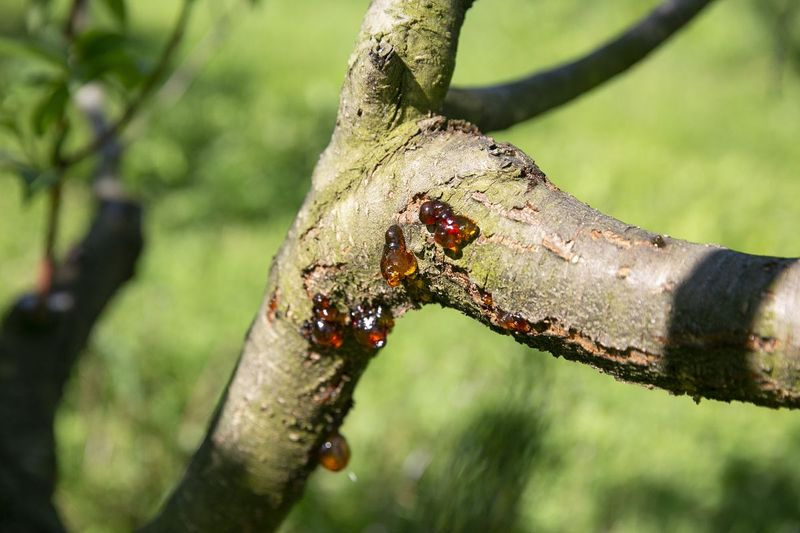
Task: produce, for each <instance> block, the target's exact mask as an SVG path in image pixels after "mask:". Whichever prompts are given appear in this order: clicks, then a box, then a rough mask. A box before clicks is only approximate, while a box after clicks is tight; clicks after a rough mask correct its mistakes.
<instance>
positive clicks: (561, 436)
mask: <svg viewBox="0 0 800 533" xmlns="http://www.w3.org/2000/svg"><path fill="white" fill-rule="evenodd" d="M754 1H755V0H753V1H750V0H727V1H725V2H719V3H718V4H717V5H715V6H713V7H711V8H710V9H709V10H708V12H707V13H705V14H704V15H703V16H702V17H701V18H700V19H699V20H698V21H696V23H695V24H693V25H692V26H691V27H690V28H689V29H688V30H687V31H685V32H684V33H682V34H681V35H680V36H679V37H678V38H676V39H675V41H674V42H672V43H670V44H668V45H667V47H666V48H665V49H663V50H661V51H659V52H658V53H656V54H655V55H654V56H653V57H652V58H650V60H649V61H647V62H645V63H644V64H642V65H640V66H639V67H637V68H636V69H635V70H634V71H632V72H631V73H630V74H628V75H626V76H624V77H622V78H621V79H618V80H615V81H613V82H612V83H610V84H608V85H607V86H604V87H602V88H601V89H599V90H597V91H595V92H594V93H592V94H591V95H588V96H586V97H584V98H582V99H580V100H579V101H577V102H575V103H574V104H572V105H570V106H568V107H566V108H564V109H562V110H559V111H557V112H554V113H551V114H549V115H546V116H545V117H542V118H541V119H540V120H537V121H535V122H533V123H531V124H525V125H520V126H518V127H516V128H514V129H512V130H511V131H508V132H503V133H502V134H498V135H497V137H498V138H500V139H503V140H509V141H511V142H513V143H515V144H517V145H518V146H520V147H521V148H523V149H524V150H525V151H526V152H528V153H529V154H530V155H531V156H532V157H534V158H535V159H536V161H537V163H538V164H539V165H540V166H541V167H542V169H543V170H544V171H545V172H546V173H547V174H548V176H549V177H550V178H551V179H552V180H553V181H554V182H555V183H556V184H557V185H558V186H560V187H561V188H563V189H565V190H567V191H569V192H570V193H571V194H573V195H575V196H576V197H578V198H580V199H581V200H583V201H585V202H587V203H589V204H590V205H592V206H594V207H596V208H598V209H600V210H601V211H604V212H606V213H609V214H612V215H614V216H616V217H618V218H620V219H622V220H624V221H626V222H629V223H632V224H636V225H639V226H643V227H646V228H648V229H650V230H653V231H659V232H662V233H667V234H670V235H672V236H675V237H679V238H683V239H688V240H694V241H708V242H717V243H720V244H723V245H725V246H729V247H733V248H736V249H739V250H743V251H747V252H751V253H762V254H770V255H783V256H798V255H800V237H799V236H798V234H797V231H796V230H795V227H796V224H795V221H797V220H800V205H798V202H797V199H798V198H799V197H800V194H798V193H800V179H798V176H797V169H798V168H800V144H799V143H798V138H800V135H799V134H800V80H798V77H797V76H786V77H784V79H783V83H782V86H781V88H780V89H781V91H780V97H779V96H777V90H776V87H775V85H774V83H775V82H774V79H775V77H774V76H773V71H772V69H773V65H772V46H773V43H772V40H771V36H770V34H769V32H768V31H767V29H766V27H765V26H764V25H763V24H760V23H759V21H758V19H757V18H755V16H754V14H753V9H752V7H753V3H754ZM653 4H654V2H652V1H651V2H647V3H643V2H638V1H634V0H615V1H614V2H611V3H586V2H577V1H572V2H543V1H527V0H507V1H505V2H489V1H486V0H484V1H479V2H476V3H475V5H474V7H473V8H472V9H471V10H470V12H469V13H468V18H467V23H466V25H465V28H464V31H463V36H462V40H461V43H460V46H459V58H458V66H457V69H456V73H455V83H462V84H469V83H483V82H490V81H496V80H502V79H507V78H509V77H512V76H515V75H519V74H521V73H524V72H527V71H529V70H530V69H532V68H534V67H537V66H546V65H550V64H553V63H555V62H558V61H560V60H563V59H566V58H569V57H571V56H573V55H574V54H576V53H580V52H581V51H584V50H586V49H588V48H589V47H591V46H592V45H593V44H595V43H597V42H598V41H599V40H600V39H604V38H606V37H608V36H610V35H612V34H613V33H614V32H616V31H617V30H619V29H620V28H622V27H624V26H625V24H626V23H627V22H628V21H630V20H632V19H634V18H635V17H637V16H639V15H640V14H642V13H643V12H645V11H646V10H647V9H649V8H650V7H651V6H652V5H653ZM221 5H227V4H222V3H212V2H203V3H199V4H198V11H197V17H196V18H195V20H194V21H193V24H192V29H191V32H190V36H189V41H188V46H187V49H191V48H192V43H193V42H196V41H197V40H198V39H199V38H200V37H201V36H202V35H203V34H204V32H205V31H206V29H207V28H208V27H209V25H211V24H214V23H215V21H216V20H218V19H219V10H220V9H222V8H221V7H220V6H221ZM366 5H367V2H366V0H360V1H357V2H325V1H322V0H306V1H305V2H286V1H283V0H275V1H268V0H265V1H264V2H262V4H261V6H260V7H259V8H257V9H254V10H252V11H249V10H242V11H239V12H238V14H237V18H236V21H235V23H234V24H233V26H232V30H231V31H232V34H231V35H230V37H229V38H228V39H227V40H226V41H224V43H223V44H222V45H221V46H220V48H219V50H217V52H216V53H215V54H213V56H211V58H210V60H209V62H208V64H207V65H206V66H205V68H204V69H203V70H202V72H200V74H199V77H198V78H197V80H196V81H195V83H194V84H193V85H192V86H191V87H190V88H189V90H188V92H187V93H186V94H185V96H184V97H183V98H182V99H181V100H180V101H179V103H178V104H177V105H174V106H170V107H169V108H167V109H158V110H157V111H156V112H155V113H153V115H152V117H151V121H150V122H149V124H148V127H147V128H145V129H142V130H141V133H140V135H139V136H138V137H137V138H136V139H135V142H134V143H133V144H132V146H131V148H130V149H129V150H128V151H127V152H126V155H125V179H126V182H127V183H128V185H129V186H130V187H131V188H132V189H133V190H136V191H137V192H138V193H139V194H141V196H142V197H143V198H144V200H145V201H146V203H147V206H148V211H147V219H146V220H147V235H148V244H147V251H146V255H145V256H144V258H143V260H142V264H141V266H140V269H139V272H138V276H137V278H136V280H135V281H134V283H132V284H131V285H130V286H129V287H128V288H127V289H126V290H125V292H124V293H123V294H122V295H121V297H120V298H119V299H118V300H117V301H116V302H115V303H114V306H113V308H112V309H110V311H109V312H108V314H107V316H106V317H105V318H104V320H103V322H102V324H101V325H100V327H99V328H98V330H97V331H96V334H95V335H94V338H93V339H92V341H91V347H90V349H89V353H88V354H87V356H86V357H85V358H84V359H83V361H82V362H81V365H80V367H79V368H78V370H77V372H76V374H75V376H74V379H73V381H72V382H71V384H70V386H69V389H68V391H67V396H66V401H65V404H64V406H63V408H62V409H61V411H60V413H59V417H58V422H57V433H58V438H59V459H60V472H61V481H60V485H59V488H58V494H57V498H58V503H59V505H60V506H61V508H62V510H63V512H64V515H65V517H66V519H67V521H68V523H69V525H70V526H71V527H72V529H74V530H76V531H87V532H101V531H126V530H129V529H131V528H132V527H133V526H134V525H135V524H137V523H141V521H143V520H145V519H146V518H147V516H149V515H150V514H152V512H153V511H154V510H155V509H156V507H157V505H158V503H159V501H160V500H161V499H162V498H163V497H164V495H165V494H166V493H167V491H168V490H169V488H170V487H171V486H172V485H173V484H174V482H175V481H176V480H177V479H178V476H179V475H180V473H181V471H182V469H183V467H184V465H185V461H186V459H187V457H188V456H189V455H190V454H191V452H192V450H193V449H194V447H195V446H196V444H197V443H198V441H199V440H200V438H201V437H202V435H203V431H204V427H205V423H206V421H207V419H208V417H209V415H210V413H211V410H212V408H213V405H214V404H215V402H216V400H217V398H218V396H219V394H220V392H221V390H222V387H223V385H224V383H225V381H226V379H227V376H228V374H229V372H230V370H231V369H232V367H233V365H234V363H235V359H236V356H237V353H238V349H239V347H240V345H241V341H242V338H243V335H244V333H245V330H246V328H247V326H248V324H249V321H250V319H251V316H252V313H253V312H254V311H255V310H256V307H257V305H258V302H259V301H260V298H261V291H262V289H263V285H264V281H265V277H266V272H267V268H268V265H269V261H270V259H271V256H272V254H273V253H274V252H275V251H276V249H277V247H278V245H279V244H280V241H281V239H282V238H283V235H284V233H285V231H286V229H287V227H288V226H289V224H290V222H291V217H292V215H293V212H294V210H295V209H296V208H297V206H298V205H299V203H300V201H301V200H302V195H303V193H304V190H305V188H306V186H307V184H308V177H309V173H310V170H311V168H313V165H314V163H315V162H316V159H317V157H318V154H319V152H320V150H321V149H322V148H323V147H324V145H325V144H326V142H327V137H328V135H329V134H330V131H331V128H332V125H333V117H334V113H335V106H336V104H337V99H338V88H339V85H340V83H341V80H342V77H343V75H344V72H345V67H346V61H347V56H348V54H349V52H350V49H351V47H352V44H353V42H354V39H355V35H356V32H357V30H358V27H359V24H360V20H361V17H362V16H363V12H364V10H365V8H366ZM165 6H166V7H167V9H166V10H165ZM176 6H177V3H175V2H155V1H153V0H140V1H137V2H135V3H131V22H132V24H133V28H134V32H138V34H140V35H141V36H142V39H143V40H146V41H147V42H149V43H150V45H154V40H155V39H163V36H164V34H165V32H166V30H167V28H168V26H169V24H170V20H171V19H170V14H171V13H173V12H174V9H175V7H176ZM12 7H13V6H9V7H4V8H0V13H2V12H3V9H9V10H10V9H11V8H12ZM2 18H3V17H2V16H0V19H2ZM87 202H88V198H87V195H86V193H85V191H83V190H82V189H81V188H80V186H77V184H76V186H75V187H71V188H70V191H69V195H68V197H67V199H66V215H67V217H66V220H65V224H66V227H65V232H64V233H65V236H64V240H63V242H69V241H71V240H74V239H75V238H76V236H77V235H80V232H81V230H82V227H83V225H84V224H85V221H86V219H87V217H88V213H87V212H86V208H87V205H88V203H87ZM42 212H43V205H42V203H41V200H37V201H34V202H32V203H31V204H30V205H23V204H22V203H21V201H20V198H19V195H18V186H17V184H16V183H14V181H13V179H12V178H11V177H6V176H0V213H2V219H0V220H1V221H0V257H2V259H3V260H2V262H0V276H2V279H3V280H4V281H5V283H3V284H2V285H0V301H6V302H7V301H9V299H10V298H11V297H12V296H13V295H14V294H16V293H18V292H20V291H22V290H23V289H25V288H26V287H28V286H30V285H31V284H32V282H33V280H32V275H31V272H32V271H33V270H34V268H33V267H34V265H35V263H36V257H37V253H38V249H39V242H40V239H39V237H40V235H41V234H42V232H43V228H42ZM515 428H516V430H515ZM343 432H344V434H345V435H346V436H347V438H348V440H349V442H350V444H351V447H352V449H353V459H352V463H351V465H350V466H349V467H348V469H347V470H348V473H346V474H339V475H333V474H330V473H327V472H322V471H320V472H316V473H315V474H314V475H313V476H312V479H311V482H310V485H309V487H308V489H307V491H306V496H305V498H304V500H303V502H302V503H301V504H300V505H299V506H298V508H297V509H296V510H295V511H294V512H293V513H292V515H291V516H290V519H289V521H288V523H287V524H286V526H285V527H284V531H286V532H295V531H297V532H299V531H315V532H316V531H320V532H324V531H365V532H370V533H377V532H382V531H415V530H424V531H485V530H500V529H501V530H504V531H506V530H507V531H581V530H589V531H595V530H607V531H619V532H629V531H630V532H634V531H635V532H647V531H664V530H669V531H758V530H760V531H776V530H783V531H789V530H794V529H797V528H798V527H800V510H798V506H797V502H798V501H800V463H798V462H797V461H796V457H797V454H798V452H800V419H798V418H797V416H796V415H795V414H794V413H791V412H781V411H772V410H766V409H758V408H755V407H751V406H747V405H740V404H733V405H727V404H722V403H718V402H702V403H700V404H699V405H695V404H694V402H692V401H691V400H690V399H688V398H687V397H680V398H675V397H670V396H669V395H668V394H666V393H664V392H661V391H648V390H646V389H643V388H640V387H637V386H632V385H626V384H621V383H617V382H615V381H614V380H613V379H611V378H609V377H607V376H603V375H600V374H598V373H597V372H596V371H594V370H592V369H590V368H585V367H582V366H579V365H575V364H572V363H569V362H565V361H563V360H558V359H554V358H552V357H550V356H549V355H546V354H541V353H537V352H533V351H530V350H527V349H524V348H522V347H520V346H518V345H516V344H515V343H514V342H513V341H512V340H511V339H510V338H507V337H497V336H496V335H495V334H493V333H491V332H489V331H486V330H485V329H483V328H482V327H481V326H479V325H478V324H475V323H472V322H471V321H469V320H467V319H466V318H464V317H463V316H460V315H459V314H458V313H454V312H451V311H445V310H441V309H438V308H429V309H425V310H422V311H420V312H417V313H413V314H411V315H408V316H406V317H404V318H402V319H401V320H400V321H399V322H398V325H397V327H396V329H395V331H394V333H393V335H392V337H391V339H390V341H389V344H388V346H387V348H386V349H385V350H383V352H382V353H381V355H380V357H378V358H377V359H376V360H375V362H374V363H373V364H372V365H371V367H370V368H369V370H368V371H367V373H366V375H365V376H364V378H363V380H362V382H361V384H360V385H359V388H358V391H357V394H356V407H355V409H354V410H353V411H352V413H351V414H350V415H349V417H348V419H347V421H346V423H345V425H344V427H343Z"/></svg>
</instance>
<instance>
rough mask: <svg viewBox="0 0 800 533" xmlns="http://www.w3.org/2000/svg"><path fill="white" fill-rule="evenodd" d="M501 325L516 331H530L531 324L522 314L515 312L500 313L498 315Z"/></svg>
mask: <svg viewBox="0 0 800 533" xmlns="http://www.w3.org/2000/svg"><path fill="white" fill-rule="evenodd" d="M497 322H498V324H500V327H502V328H505V329H509V330H511V331H514V332H516V333H530V331H531V324H530V322H528V321H527V320H525V319H524V318H522V317H521V316H519V315H517V314H513V313H506V312H503V313H500V314H499V315H498V317H497Z"/></svg>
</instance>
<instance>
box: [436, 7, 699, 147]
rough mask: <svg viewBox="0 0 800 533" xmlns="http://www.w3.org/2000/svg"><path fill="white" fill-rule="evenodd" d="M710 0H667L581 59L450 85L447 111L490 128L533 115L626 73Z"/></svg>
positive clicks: (508, 124) (484, 128)
mask: <svg viewBox="0 0 800 533" xmlns="http://www.w3.org/2000/svg"><path fill="white" fill-rule="evenodd" d="M711 1H712V0H665V1H664V3H663V4H661V5H660V6H658V7H657V8H656V9H654V10H653V11H652V12H651V13H649V14H648V15H647V16H646V17H644V18H643V19H641V20H640V21H639V22H637V23H636V24H635V25H633V26H632V27H631V28H629V29H628V30H626V31H625V32H623V33H622V34H620V35H619V36H617V37H616V38H614V39H612V40H611V41H609V42H608V43H606V44H604V45H603V46H601V47H600V48H597V49H596V50H594V51H592V52H590V53H589V54H587V55H585V56H583V57H581V58H580V59H576V60H574V61H571V62H569V63H566V64H564V65H559V66H557V67H554V68H551V69H548V70H545V71H542V72H536V73H534V74H532V75H530V76H527V77H525V78H521V79H519V80H516V81H512V82H508V83H504V84H499V85H492V86H487V87H468V88H458V87H456V88H451V89H450V92H449V93H448V94H447V98H446V100H445V105H444V114H445V115H446V116H448V117H452V118H459V119H465V120H468V121H470V122H472V123H473V124H476V125H477V126H478V127H479V128H480V129H481V130H482V131H485V132H488V131H497V130H502V129H506V128H510V127H511V126H513V125H514V124H519V123H520V122H524V121H526V120H529V119H531V118H534V117H536V116H538V115H541V114H542V113H545V112H547V111H550V110H551V109H555V108H557V107H559V106H561V105H563V104H566V103H567V102H570V101H572V100H574V99H575V98H577V97H579V96H581V95H582V94H584V93H587V92H589V91H591V90H592V89H594V88H595V87H597V86H599V85H601V84H603V83H605V82H606V81H608V80H610V79H612V78H614V77H615V76H617V75H618V74H621V73H623V72H625V71H626V70H628V69H629V68H630V67H632V66H633V65H635V64H636V63H638V62H639V61H641V60H642V59H644V58H645V57H647V56H648V55H649V54H650V52H652V51H653V50H655V49H656V48H658V47H659V46H660V45H661V44H662V43H664V42H665V41H667V40H668V39H669V38H670V37H672V36H673V35H674V34H675V33H676V32H677V31H678V30H680V29H681V28H683V27H684V26H685V25H686V24H687V23H688V22H689V21H691V20H692V19H693V18H694V17H695V16H696V15H697V14H698V13H699V12H700V11H702V9H703V8H704V7H706V6H707V5H708V4H709V3H711Z"/></svg>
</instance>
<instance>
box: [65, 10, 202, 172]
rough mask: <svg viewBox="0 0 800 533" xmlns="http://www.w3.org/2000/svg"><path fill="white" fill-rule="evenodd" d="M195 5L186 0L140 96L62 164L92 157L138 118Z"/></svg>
mask: <svg viewBox="0 0 800 533" xmlns="http://www.w3.org/2000/svg"><path fill="white" fill-rule="evenodd" d="M193 4H194V1H193V0H184V1H183V5H182V7H181V12H180V14H179V15H178V19H177V21H176V22H175V26H174V27H173V29H172V34H171V35H170V38H169V40H168V41H167V44H166V45H165V46H164V49H163V50H162V51H161V56H160V57H159V60H158V63H157V64H156V67H155V68H154V69H153V71H152V72H151V73H150V75H149V76H148V77H147V79H145V81H144V83H143V84H142V88H141V89H140V90H139V94H138V95H137V96H136V97H135V98H134V99H133V100H131V101H130V102H129V103H128V106H127V107H126V108H125V110H124V111H123V112H122V115H121V116H120V117H119V119H117V121H116V122H114V123H113V124H112V125H111V126H109V127H108V129H106V131H105V133H104V134H103V135H102V136H100V137H96V138H95V139H94V140H93V141H91V142H90V143H89V144H87V145H86V146H84V147H83V148H79V149H78V150H76V151H75V152H73V153H72V154H69V155H67V156H66V157H64V159H63V160H62V164H63V165H64V166H65V168H66V167H70V166H72V165H74V164H75V163H77V162H79V161H81V160H82V159H84V158H86V157H88V156H90V155H92V154H93V153H95V152H96V151H97V150H98V149H99V148H100V147H101V146H103V144H105V143H106V142H107V141H108V139H110V138H111V137H114V136H118V135H119V134H120V132H121V131H122V130H123V129H124V128H125V127H126V126H127V125H128V123H130V121H131V120H132V119H133V118H134V117H135V116H136V113H137V112H138V111H139V109H140V108H141V106H142V104H144V102H145V101H146V100H147V98H148V97H149V96H150V95H151V93H152V92H153V90H154V89H155V88H156V87H157V86H158V82H159V81H160V80H161V78H162V77H163V76H164V73H165V72H166V70H167V67H168V66H169V63H170V61H171V60H172V56H173V54H174V53H175V51H176V50H177V48H178V45H179V44H180V42H181V40H182V39H183V35H184V32H185V30H186V24H187V23H188V21H189V14H190V13H191V8H192V5H193Z"/></svg>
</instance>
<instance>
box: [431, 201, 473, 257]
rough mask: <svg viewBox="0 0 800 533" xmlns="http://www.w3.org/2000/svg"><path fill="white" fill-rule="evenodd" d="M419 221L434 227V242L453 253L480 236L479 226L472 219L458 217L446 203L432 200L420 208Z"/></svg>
mask: <svg viewBox="0 0 800 533" xmlns="http://www.w3.org/2000/svg"><path fill="white" fill-rule="evenodd" d="M419 219H420V221H421V222H422V223H423V224H426V225H428V226H434V227H433V228H428V229H431V230H432V231H433V240H434V241H435V242H436V244H438V245H439V246H441V247H442V248H444V249H445V250H449V251H450V252H453V253H458V252H460V251H461V249H462V248H463V247H464V246H466V245H467V244H469V243H470V242H472V241H473V240H474V239H475V238H476V237H477V235H478V231H479V229H478V225H477V224H475V222H473V221H472V220H471V219H470V218H468V217H465V216H463V215H456V214H455V213H454V212H453V209H452V208H451V207H450V206H449V205H447V204H446V203H444V202H440V201H439V200H431V201H428V202H425V203H423V204H422V205H421V206H420V208H419Z"/></svg>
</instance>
